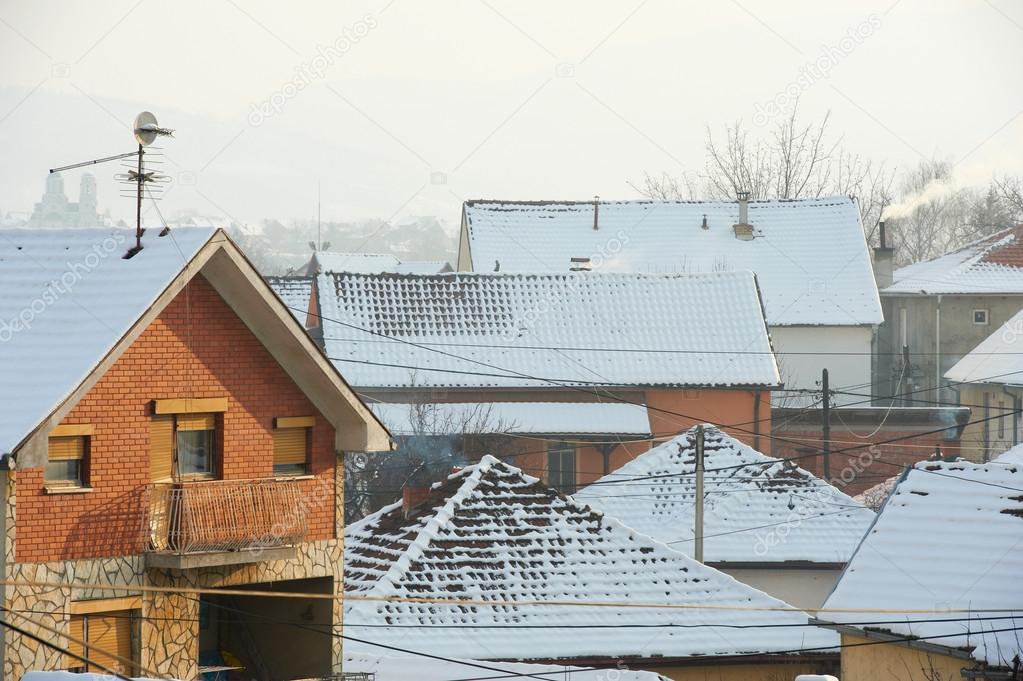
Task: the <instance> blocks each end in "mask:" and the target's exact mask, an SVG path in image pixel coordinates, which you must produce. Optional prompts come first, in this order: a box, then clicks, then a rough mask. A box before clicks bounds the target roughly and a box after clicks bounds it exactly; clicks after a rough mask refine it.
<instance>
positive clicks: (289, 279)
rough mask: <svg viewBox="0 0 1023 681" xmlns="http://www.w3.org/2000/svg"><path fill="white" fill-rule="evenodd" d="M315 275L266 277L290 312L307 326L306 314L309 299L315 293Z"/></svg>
mask: <svg viewBox="0 0 1023 681" xmlns="http://www.w3.org/2000/svg"><path fill="white" fill-rule="evenodd" d="M314 281H315V277H305V276H297V275H289V276H285V277H266V283H268V284H270V288H272V289H273V290H274V293H276V294H277V295H278V296H280V298H281V300H283V301H284V304H285V305H287V307H288V312H290V313H291V314H292V316H293V317H294V318H295V319H297V320H298V321H299V323H300V324H302V325H303V326H305V322H306V316H307V315H308V310H309V299H310V298H311V297H312V294H313V282H314Z"/></svg>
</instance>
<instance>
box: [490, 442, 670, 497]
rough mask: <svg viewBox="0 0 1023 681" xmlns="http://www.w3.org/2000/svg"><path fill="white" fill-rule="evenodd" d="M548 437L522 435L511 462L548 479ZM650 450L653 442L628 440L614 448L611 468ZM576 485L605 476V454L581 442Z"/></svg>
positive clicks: (581, 485)
mask: <svg viewBox="0 0 1023 681" xmlns="http://www.w3.org/2000/svg"><path fill="white" fill-rule="evenodd" d="M550 444H551V443H550V442H549V441H547V440H534V439H531V438H518V442H517V450H516V452H515V453H513V455H512V457H509V459H508V460H509V462H510V463H512V464H513V465H514V466H517V467H519V468H521V469H522V470H523V471H524V472H525V473H527V474H528V475H532V476H535V477H538V478H542V479H543V480H544V481H546V480H547V447H548V446H549V445H550ZM648 449H650V443H649V442H626V443H623V444H620V445H616V446H615V448H614V449H613V450H611V461H610V470H611V471H612V472H613V471H614V470H615V469H617V468H619V467H621V466H624V465H625V464H626V463H628V462H629V461H631V460H633V459H635V458H636V457H637V456H639V455H640V454H642V453H643V452H645V451H647V450H648ZM575 464H576V465H575V471H576V485H577V486H578V487H583V486H584V485H588V484H590V483H591V482H593V481H594V480H597V479H598V478H600V477H603V475H604V468H603V467H604V457H603V456H601V454H600V451H599V450H598V449H597V448H596V447H595V446H593V445H586V444H582V443H580V444H578V445H577V446H576V458H575Z"/></svg>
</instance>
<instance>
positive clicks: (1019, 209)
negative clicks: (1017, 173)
mask: <svg viewBox="0 0 1023 681" xmlns="http://www.w3.org/2000/svg"><path fill="white" fill-rule="evenodd" d="M993 189H994V190H995V191H996V192H997V193H998V195H999V196H1000V198H1001V200H1002V201H1004V202H1005V204H1006V206H1007V208H1008V210H1009V212H1010V213H1011V219H1012V221H1013V222H1016V223H1019V222H1023V181H1021V180H1020V178H1018V177H1012V176H1009V175H1006V176H1005V177H1002V178H995V180H994V182H993Z"/></svg>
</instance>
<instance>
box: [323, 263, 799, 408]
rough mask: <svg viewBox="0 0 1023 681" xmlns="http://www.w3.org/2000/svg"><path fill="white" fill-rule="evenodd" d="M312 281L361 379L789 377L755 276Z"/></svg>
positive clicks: (546, 383)
mask: <svg viewBox="0 0 1023 681" xmlns="http://www.w3.org/2000/svg"><path fill="white" fill-rule="evenodd" d="M317 287H318V289H319V295H320V310H321V314H322V315H323V320H322V321H323V337H324V345H325V348H326V352H327V355H328V356H329V357H330V358H331V359H332V360H333V361H335V362H336V363H337V365H338V366H339V367H340V368H341V369H342V370H343V371H344V373H345V375H346V376H348V377H349V378H350V380H351V381H352V383H353V384H354V385H357V386H360V387H407V386H410V385H411V384H412V383H413V381H414V382H415V385H416V386H425V387H429V386H445V387H473V388H480V387H547V388H550V387H552V386H553V387H557V386H558V385H559V384H562V385H573V386H578V385H607V386H655V385H663V386H682V385H687V386H765V387H768V386H777V385H778V384H780V377H779V374H778V366H777V363H776V361H775V358H774V355H773V350H772V347H771V339H770V337H769V335H768V332H767V326H766V324H765V322H764V317H763V309H762V307H761V304H760V297H759V292H758V289H757V285H756V280H755V278H754V276H753V275H752V274H751V273H749V272H720V273H715V274H703V275H641V274H590V275H578V274H539V275H527V274H499V275H493V274H472V273H453V274H439V275H432V276H417V275H397V274H377V275H360V274H324V275H320V277H319V279H318V280H317ZM543 379H549V380H543Z"/></svg>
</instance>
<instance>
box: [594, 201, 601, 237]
mask: <svg viewBox="0 0 1023 681" xmlns="http://www.w3.org/2000/svg"><path fill="white" fill-rule="evenodd" d="M599 212H600V197H599V196H597V195H596V194H594V195H593V229H594V230H596V229H598V226H597V215H598V213H599Z"/></svg>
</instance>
